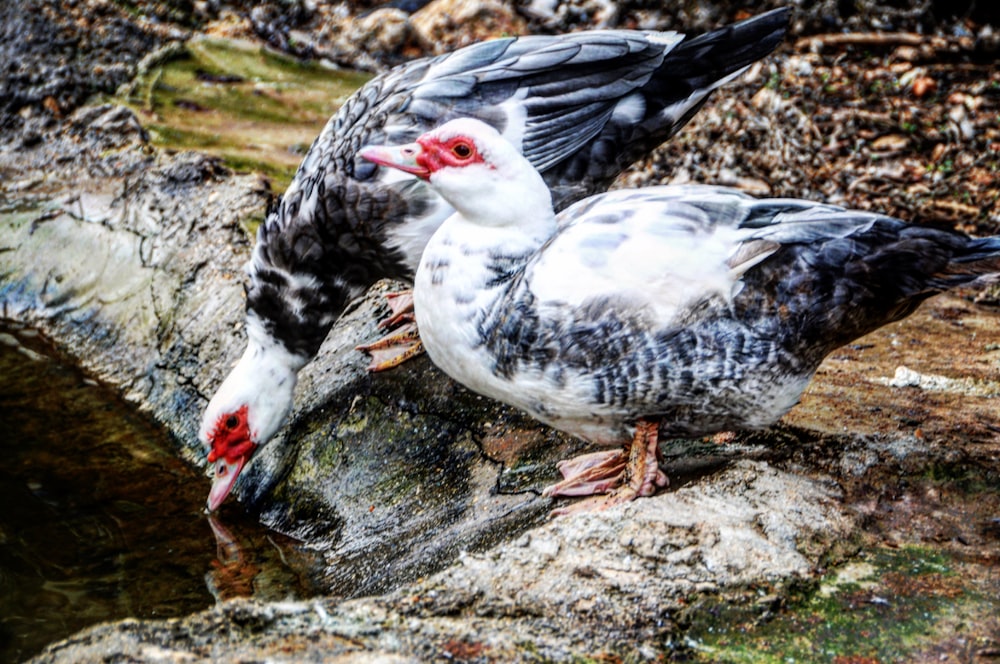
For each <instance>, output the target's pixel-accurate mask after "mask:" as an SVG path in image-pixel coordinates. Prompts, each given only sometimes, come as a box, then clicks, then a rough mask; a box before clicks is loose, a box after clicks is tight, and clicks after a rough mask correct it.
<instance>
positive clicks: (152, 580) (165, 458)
mask: <svg viewBox="0 0 1000 664" xmlns="http://www.w3.org/2000/svg"><path fill="white" fill-rule="evenodd" d="M206 486H207V480H206V479H205V478H204V477H201V476H200V475H199V474H198V473H197V472H196V471H195V470H194V469H192V468H189V467H188V466H187V465H185V464H184V463H183V462H181V461H180V460H179V459H177V458H176V457H174V455H173V454H172V453H171V451H170V443H169V441H168V440H166V438H165V435H164V434H163V433H162V432H161V431H159V430H157V429H156V428H155V427H153V426H151V424H150V423H149V422H148V421H147V420H146V419H145V418H144V417H141V416H140V415H138V414H136V413H134V412H132V411H131V410H130V409H129V408H127V407H126V406H125V405H124V404H123V403H122V402H120V401H119V400H118V399H117V398H116V397H115V395H114V394H113V393H111V392H110V391H109V390H107V389H105V388H103V387H102V386H99V385H97V384H95V383H94V382H93V381H90V380H88V379H87V378H85V377H84V376H83V375H82V374H80V373H79V372H78V371H76V370H74V369H73V368H71V367H68V366H66V365H65V364H63V363H61V362H59V361H58V360H56V359H54V357H53V354H52V353H51V352H50V351H48V350H47V349H46V346H45V344H44V343H43V342H42V341H41V340H40V339H38V338H37V336H36V335H34V334H33V333H32V332H31V331H29V330H23V329H16V328H15V327H13V326H11V325H9V324H0V505H2V506H3V507H2V509H0V661H20V660H23V659H25V658H26V657H28V656H31V655H32V654H34V653H36V652H37V651H38V650H40V649H41V648H42V647H43V646H44V645H45V644H47V643H49V642H51V641H53V640H56V639H59V638H62V637H65V636H67V635H69V634H71V633H73V632H75V631H77V630H78V629H81V628H83V627H85V626H88V625H91V624H94V623H97V622H101V621H105V620H114V619H119V618H124V617H128V616H134V617H138V618H166V617H172V616H179V615H184V614H187V613H190V612H193V611H197V610H199V609H203V608H206V607H208V606H210V605H211V604H212V603H213V602H214V601H215V599H216V598H218V599H225V598H229V597H234V596H249V595H254V596H257V597H261V598H263V599H285V598H288V597H303V596H308V595H310V594H314V593H313V591H314V589H313V588H311V587H310V585H309V582H308V580H307V578H308V570H309V569H310V568H311V567H312V562H311V561H310V559H309V558H308V556H307V555H306V554H305V553H303V552H302V551H301V550H299V549H298V548H296V547H295V546H294V543H293V542H291V541H288V540H285V539H283V538H278V537H276V536H275V535H273V534H269V533H267V532H266V531H264V530H263V528H261V527H260V526H259V525H257V524H255V523H253V522H250V521H248V520H247V519H246V517H243V516H242V515H241V514H240V511H239V510H236V511H233V512H232V516H231V517H229V516H227V519H228V520H227V523H226V524H225V525H222V524H221V523H219V522H218V521H216V522H214V523H212V522H210V521H209V520H208V519H207V518H206V517H205V515H204V514H203V513H202V506H203V505H204V493H205V489H206ZM234 533H235V534H234ZM217 546H218V549H217Z"/></svg>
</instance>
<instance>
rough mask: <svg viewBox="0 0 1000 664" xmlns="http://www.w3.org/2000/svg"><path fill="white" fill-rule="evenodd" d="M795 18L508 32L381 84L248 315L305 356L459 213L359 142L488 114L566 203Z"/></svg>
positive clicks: (315, 161) (296, 195) (328, 142)
mask: <svg viewBox="0 0 1000 664" xmlns="http://www.w3.org/2000/svg"><path fill="white" fill-rule="evenodd" d="M786 23H787V11H785V10H778V11H775V12H771V13H768V14H765V15H762V16H760V17H757V18H755V19H751V20H749V21H745V22H743V23H739V24H736V25H733V26H729V27H726V28H723V29H721V30H718V31H715V32H712V33H708V34H705V35H702V36H700V37H696V38H694V39H689V40H683V41H682V36H681V35H676V34H675V33H648V34H647V33H641V32H631V31H598V32H583V33H576V34H570V35H564V36H556V37H546V36H533V37H522V38H509V39H498V40H494V41H489V42H484V43H480V44H475V45H472V46H469V47H467V48H463V49H461V50H459V51H456V52H454V53H452V54H448V55H445V56H441V57H437V58H432V59H424V60H418V61H414V62H411V63H408V64H406V65H403V66H401V67H398V68H396V69H394V70H392V71H390V72H388V73H387V74H385V75H383V76H379V77H377V78H375V79H373V80H372V81H370V82H369V83H368V84H367V85H365V86H364V87H363V88H362V89H361V90H359V91H358V92H357V93H355V94H354V95H353V96H352V97H351V98H350V99H349V100H348V101H347V102H346V103H345V104H344V106H343V107H342V108H341V109H340V111H339V112H338V113H337V114H336V115H335V116H334V117H333V118H332V119H331V120H330V122H329V123H328V124H327V126H326V128H325V129H324V130H323V132H322V133H321V135H320V136H319V137H318V138H317V139H316V141H315V142H314V144H313V145H312V147H311V148H310V150H309V153H308V154H307V155H306V157H305V159H304V160H303V162H302V164H301V166H300V167H299V170H298V172H297V173H296V176H295V178H294V180H293V182H292V184H291V186H290V187H289V189H288V191H287V192H286V193H285V195H284V196H283V198H282V200H281V202H280V204H279V205H278V206H276V208H275V209H274V210H272V211H271V213H270V214H269V215H268V217H267V219H266V220H265V222H264V223H263V224H262V225H261V228H260V230H259V233H258V242H257V248H256V250H255V252H254V256H253V260H252V262H251V265H250V269H249V272H250V285H249V288H248V292H247V309H248V316H249V317H250V318H251V319H253V320H252V321H251V322H252V323H254V324H258V325H259V326H260V327H262V328H263V329H264V330H265V331H266V333H267V334H269V335H271V336H272V337H273V338H274V339H276V340H277V341H279V342H280V343H281V344H282V345H283V346H284V347H285V348H287V349H288V350H289V351H290V352H292V353H294V354H296V355H298V356H300V357H302V358H304V359H306V360H308V359H309V358H311V357H312V356H313V355H314V354H315V353H316V351H317V350H318V348H319V346H320V344H321V343H322V342H323V340H324V338H325V337H326V335H327V333H328V331H329V329H330V327H331V326H332V324H333V322H334V321H335V320H336V318H337V317H338V316H339V315H340V313H341V312H342V311H343V309H344V307H345V306H346V304H347V302H349V301H350V300H351V299H352V298H354V297H355V296H356V295H357V294H358V293H360V292H361V291H362V290H363V289H364V288H366V287H368V286H369V285H370V284H372V283H373V282H375V281H376V280H378V279H379V278H383V277H394V278H401V279H410V278H412V275H413V272H414V270H415V269H416V266H417V263H418V261H419V257H420V253H421V251H422V250H423V247H424V245H425V244H426V242H427V240H428V239H429V238H430V236H431V234H432V233H433V231H434V230H435V229H436V228H437V227H438V225H439V224H440V223H441V221H443V220H444V219H445V218H446V217H447V216H448V215H449V214H450V212H451V210H450V208H449V207H448V206H447V205H446V204H445V203H444V202H443V201H442V200H441V199H440V198H439V197H438V196H437V195H436V194H435V193H434V192H433V191H432V190H431V189H429V188H428V187H427V186H426V185H425V184H424V183H422V182H419V181H415V180H412V179H409V178H408V177H407V176H402V175H401V174H400V173H398V172H397V171H394V170H392V169H383V168H379V167H376V166H374V165H373V164H370V163H368V162H364V161H362V160H358V159H356V156H355V155H356V153H357V151H358V149H359V148H360V147H362V146H363V145H367V144H390V145H395V144H401V143H406V142H409V141H412V140H414V139H415V138H416V137H417V136H418V135H420V134H421V133H423V132H425V131H427V130H429V129H430V128H432V127H434V126H437V125H439V124H441V123H442V122H445V121H447V120H449V119H451V118H454V117H460V116H471V117H476V118H479V119H481V120H483V121H485V122H487V123H489V124H491V125H493V126H495V127H497V128H498V129H499V130H501V131H502V132H503V133H504V135H505V137H506V138H507V139H508V140H511V141H512V142H513V143H515V144H516V145H518V146H519V147H520V149H521V150H522V151H523V153H524V154H525V155H526V156H527V158H528V159H529V161H531V162H532V164H533V165H534V166H535V167H536V168H539V169H540V170H542V171H543V173H544V177H545V181H546V183H547V184H548V186H549V187H550V188H551V190H552V191H553V196H554V201H555V205H556V207H557V208H562V207H565V206H566V205H568V204H570V203H572V202H573V201H575V200H578V199H579V198H582V197H584V196H586V195H589V194H591V193H593V192H595V191H600V190H603V189H604V188H606V187H607V186H608V184H609V183H610V182H611V181H612V180H613V179H614V177H615V176H617V175H618V173H619V172H621V170H623V169H624V168H626V167H627V166H628V165H629V164H631V163H632V162H633V161H634V160H635V159H637V158H639V157H640V156H642V155H644V154H646V153H648V152H649V151H650V150H652V149H653V148H655V147H656V146H657V145H659V144H660V143H662V142H663V141H665V140H666V139H668V138H669V137H670V136H671V135H673V134H674V133H675V132H676V131H677V130H678V129H679V128H680V127H681V126H683V125H684V124H685V123H686V122H687V121H688V119H690V117H691V116H692V115H693V114H694V113H695V112H696V111H697V110H698V108H700V107H701V105H702V104H703V103H704V102H705V100H706V99H707V98H708V95H709V94H710V93H711V91H712V90H714V89H715V88H716V87H718V86H719V85H721V84H723V83H724V82H725V81H727V80H728V79H729V78H730V77H731V76H732V75H734V73H736V72H738V71H740V70H741V69H743V68H744V67H746V66H747V65H749V64H750V63H752V62H754V61H755V60H757V59H759V58H761V57H763V56H764V55H766V54H768V53H769V52H771V51H772V50H773V49H774V48H775V47H776V46H777V44H778V43H779V42H780V40H781V39H782V37H783V35H784V31H785V27H786Z"/></svg>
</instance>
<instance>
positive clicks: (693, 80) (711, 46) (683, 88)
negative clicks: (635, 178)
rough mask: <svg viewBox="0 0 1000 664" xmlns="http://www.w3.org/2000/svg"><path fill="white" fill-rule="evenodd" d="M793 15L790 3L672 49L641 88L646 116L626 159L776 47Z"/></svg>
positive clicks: (669, 133)
mask: <svg viewBox="0 0 1000 664" xmlns="http://www.w3.org/2000/svg"><path fill="white" fill-rule="evenodd" d="M790 14H791V11H790V10H789V9H788V8H787V7H782V8H780V9H775V10H773V11H769V12H767V13H764V14H761V15H760V16H755V17H753V18H749V19H747V20H745V21H740V22H739V23H734V24H733V25H728V26H725V27H722V28H719V29H718V30H713V31H711V32H707V33H705V34H702V35H699V36H697V37H693V38H690V39H685V40H684V41H682V42H681V43H680V44H678V45H677V46H675V47H674V48H672V49H671V50H670V51H669V52H668V53H667V54H666V56H665V57H664V58H663V62H662V63H661V64H660V66H659V67H657V68H656V70H655V71H654V72H653V73H652V75H651V76H650V77H649V80H648V81H647V82H646V84H645V85H644V86H643V87H642V88H641V90H640V92H641V93H642V96H643V98H644V99H645V104H646V108H647V110H646V119H645V120H643V122H642V123H641V124H640V126H639V127H637V129H638V131H636V132H635V139H634V142H633V143H630V144H629V145H627V146H626V148H625V150H624V151H623V156H625V159H626V162H627V163H631V162H632V161H634V160H635V159H637V158H638V157H640V156H642V155H643V154H645V153H646V152H647V151H648V150H649V149H650V148H651V147H655V146H656V145H659V144H660V143H662V142H663V141H665V140H667V139H668V138H670V137H671V136H673V135H674V134H675V133H676V132H677V131H678V130H679V129H680V128H681V127H683V126H684V125H685V124H686V123H687V122H688V120H690V119H691V117H692V116H693V115H694V114H695V113H697V112H698V110H699V109H700V108H701V107H702V106H703V105H704V104H705V102H706V101H708V98H709V97H710V96H711V94H712V92H714V91H715V90H716V89H717V88H719V87H721V86H723V85H725V84H726V83H728V82H730V81H731V80H733V79H734V78H735V77H737V76H739V74H741V73H742V72H743V70H745V69H746V68H747V67H749V66H750V65H751V64H753V63H754V62H756V61H758V60H760V59H761V58H763V57H764V56H766V55H768V54H769V53H771V52H772V51H774V49H776V48H777V47H778V45H779V44H781V42H782V40H784V38H785V33H786V32H787V30H788V18H789V15H790ZM627 163H626V165H627Z"/></svg>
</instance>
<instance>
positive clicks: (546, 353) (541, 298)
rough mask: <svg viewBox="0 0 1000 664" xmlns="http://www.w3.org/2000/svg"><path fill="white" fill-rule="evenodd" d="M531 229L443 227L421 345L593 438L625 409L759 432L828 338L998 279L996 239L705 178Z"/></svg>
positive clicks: (625, 424) (424, 272)
mask: <svg viewBox="0 0 1000 664" xmlns="http://www.w3.org/2000/svg"><path fill="white" fill-rule="evenodd" d="M522 163H523V162H522ZM524 168H528V165H527V164H524ZM449 177H455V176H454V175H450V176H449ZM431 182H432V183H435V182H436V180H435V179H433V176H432V180H431ZM483 186H484V190H483V193H482V196H483V197H484V198H488V197H489V196H490V193H489V191H488V187H489V184H488V183H485V182H484V185H483ZM441 191H442V192H443V193H444V194H445V195H446V196H447V195H448V190H447V186H442V187H441ZM500 200H501V197H497V200H495V201H494V204H495V205H500V204H501V203H500ZM484 207H486V208H488V205H486V206H484ZM542 219H543V220H544V212H543V213H542ZM539 223H540V225H544V224H543V223H542V222H539ZM533 224H534V222H531V223H526V224H525V227H520V228H516V227H515V228H512V227H510V226H504V227H500V228H494V227H493V226H490V225H488V224H484V223H482V221H481V220H480V223H475V222H471V223H470V222H467V221H465V220H463V219H462V218H461V217H459V216H456V217H455V218H453V219H451V220H449V221H448V222H446V223H445V225H444V226H442V228H441V230H440V231H439V232H438V234H436V235H435V237H434V238H433V239H432V240H431V242H430V243H429V245H428V247H427V250H426V253H425V258H424V264H423V265H422V266H421V268H420V271H418V274H417V280H416V293H415V296H416V307H417V308H416V311H417V321H418V324H419V326H420V330H421V337H422V339H423V341H424V344H425V346H426V347H427V351H428V353H429V354H430V356H431V358H432V359H433V360H434V362H435V363H436V364H438V366H440V367H441V368H443V369H444V370H445V371H446V372H447V373H449V374H450V375H451V376H452V377H453V378H455V379H456V380H458V381H460V382H462V383H464V384H465V385H467V386H469V387H470V388H471V389H473V390H475V391H477V392H480V393H482V394H485V395H487V396H490V397H493V398H497V399H499V400H502V401H505V402H507V403H510V404H512V405H515V406H518V407H520V408H523V409H524V410H526V411H528V412H529V413H531V414H532V415H533V416H535V417H537V418H538V419H540V420H542V421H543V422H546V423H548V424H550V425H552V426H555V427H557V428H560V429H563V430H565V431H568V432H570V433H573V434H576V435H579V436H581V437H583V438H586V439H588V440H591V441H594V442H598V443H604V444H614V443H620V442H621V441H623V440H625V439H627V437H628V435H629V434H628V432H627V430H628V428H629V427H630V426H631V425H632V424H633V423H634V422H635V421H636V420H637V419H638V418H640V417H641V418H645V419H659V421H660V429H661V434H663V435H667V436H676V435H702V434H709V433H714V432H717V431H721V430H728V429H734V428H758V427H763V426H767V425H770V424H772V423H773V422H775V421H776V420H777V419H778V418H780V417H781V416H782V415H783V414H784V413H785V412H787V411H788V410H789V409H790V408H791V407H792V406H794V405H795V403H796V402H797V400H798V398H799V396H800V395H801V393H802V390H803V389H804V388H805V386H806V384H807V383H808V381H809V379H810V378H811V377H812V375H813V373H814V372H815V370H816V368H817V367H818V365H819V363H820V362H821V361H822V359H823V358H824V357H825V356H826V355H827V354H828V353H830V352H831V351H832V350H834V349H835V348H837V347H838V346H841V345H843V344H845V343H848V342H850V341H851V340H853V339H856V338H857V337H860V336H862V335H864V334H866V333H868V332H870V331H872V330H874V329H876V328H878V327H880V326H882V325H885V324H887V323H889V322H892V321H895V320H899V319H900V318H903V317H905V316H906V315H908V314H909V313H911V312H912V311H913V310H914V309H915V308H916V307H917V306H918V305H919V303H920V302H921V301H923V300H924V299H926V298H927V297H929V296H931V295H933V294H935V293H938V292H941V291H943V290H946V289H949V288H952V287H955V286H958V285H961V284H966V283H969V282H971V281H974V280H976V279H978V278H980V277H984V276H992V277H997V276H998V275H1000V238H985V239H972V238H968V237H966V236H964V235H961V234H957V233H951V232H946V231H941V230H935V229H931V228H925V227H920V226H914V225H909V224H906V223H904V222H902V221H899V220H897V219H893V218H890V217H886V216H883V215H878V214H873V213H868V212H857V211H850V210H844V209H842V208H839V207H835V206H829V205H821V204H815V203H811V202H808V201H800V200H788V199H770V200H758V199H754V198H752V197H750V196H747V195H745V194H742V193H740V192H738V191H736V190H732V189H726V188H719V187H709V186H684V187H651V188H648V189H642V190H631V191H615V192H610V193H607V194H603V195H598V196H595V197H592V198H590V199H587V200H584V201H581V202H580V203H577V204H576V205H574V206H572V207H570V208H568V209H566V210H565V211H563V212H562V213H561V214H559V215H558V216H557V217H555V218H553V220H552V222H551V230H550V233H551V237H548V238H547V239H545V238H542V239H540V240H537V241H536V242H534V243H532V242H531V241H527V240H525V237H524V234H525V233H526V232H527V228H530V227H532V226H533ZM507 247H514V250H509V249H507Z"/></svg>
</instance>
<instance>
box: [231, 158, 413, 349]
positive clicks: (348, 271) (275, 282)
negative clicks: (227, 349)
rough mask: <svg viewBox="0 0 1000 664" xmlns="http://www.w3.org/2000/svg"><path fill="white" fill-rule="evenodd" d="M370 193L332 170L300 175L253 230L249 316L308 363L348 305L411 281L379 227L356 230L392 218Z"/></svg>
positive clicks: (379, 198) (381, 200) (382, 198)
mask: <svg viewBox="0 0 1000 664" xmlns="http://www.w3.org/2000/svg"><path fill="white" fill-rule="evenodd" d="M370 189H371V186H369V185H366V184H364V183H358V182H355V181H353V180H350V179H349V178H346V177H343V176H341V175H339V174H338V173H337V172H331V173H326V172H325V171H323V170H320V171H318V172H313V173H309V174H306V175H303V174H302V173H300V174H299V175H298V176H297V177H296V181H295V182H294V183H293V184H292V186H291V187H289V189H288V191H287V192H286V193H285V195H284V196H283V197H282V200H281V203H280V204H279V205H278V207H277V208H276V209H274V210H273V211H271V212H270V213H269V214H268V217H267V219H266V220H265V222H264V223H263V224H261V226H260V229H259V230H258V232H257V244H256V246H255V247H254V252H253V257H252V259H251V261H250V265H249V268H248V271H249V276H250V283H249V285H248V287H247V313H248V316H250V315H253V316H255V317H256V318H257V319H258V320H259V321H260V324H261V325H262V327H263V328H264V330H265V331H266V333H267V334H268V335H270V336H271V337H273V338H275V339H277V340H278V341H280V342H281V344H282V345H283V346H284V348H285V349H286V350H288V352H289V353H292V354H294V355H297V356H301V357H305V358H306V359H307V360H308V359H312V358H313V357H314V356H315V355H316V353H317V352H319V348H320V346H321V345H322V344H323V341H324V340H325V339H326V336H327V334H328V333H329V331H330V328H331V327H333V324H334V323H335V322H336V321H337V319H338V318H339V317H340V315H341V314H342V313H343V311H344V309H345V308H346V307H347V305H348V304H349V303H350V302H351V300H353V299H354V298H356V297H358V296H359V295H360V294H361V293H363V292H364V290H365V289H366V288H368V287H369V286H371V285H372V284H373V283H375V282H376V281H378V280H379V279H382V278H397V279H409V278H412V271H411V270H410V269H409V268H408V267H407V266H406V263H405V260H404V257H403V256H402V255H401V254H400V253H399V252H398V251H394V250H391V249H389V248H388V247H387V246H386V238H385V236H384V228H383V227H382V226H378V227H375V228H374V229H373V231H374V232H373V233H372V234H370V235H365V236H363V237H362V236H361V235H359V233H358V232H357V231H358V229H359V228H360V229H364V228H366V227H370V226H373V222H372V220H373V219H382V218H383V217H385V216H386V215H388V214H389V212H390V211H389V210H386V209H382V207H380V206H382V205H383V204H385V205H388V203H386V202H385V201H386V200H388V199H387V197H386V196H384V195H383V196H377V195H373V194H372V192H371V191H370ZM361 201H366V202H367V203H365V204H362V203H361ZM366 224H367V226H366Z"/></svg>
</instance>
